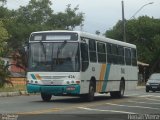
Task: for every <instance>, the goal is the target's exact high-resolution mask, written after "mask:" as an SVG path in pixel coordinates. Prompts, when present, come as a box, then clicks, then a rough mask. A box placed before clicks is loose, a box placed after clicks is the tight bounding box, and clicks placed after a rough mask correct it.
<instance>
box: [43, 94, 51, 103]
mask: <svg viewBox="0 0 160 120" xmlns="http://www.w3.org/2000/svg"><path fill="white" fill-rule="evenodd" d="M51 97H52V95H50V94H46V93H41V98H42V100H43V101H45V102H49V101H50V100H51Z"/></svg>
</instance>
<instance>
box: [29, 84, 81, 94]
mask: <svg viewBox="0 0 160 120" xmlns="http://www.w3.org/2000/svg"><path fill="white" fill-rule="evenodd" d="M27 91H28V93H46V94H52V95H64V94H71V95H76V94H80V85H58V86H53V85H52V86H46V85H35V84H27Z"/></svg>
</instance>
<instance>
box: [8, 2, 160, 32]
mask: <svg viewBox="0 0 160 120" xmlns="http://www.w3.org/2000/svg"><path fill="white" fill-rule="evenodd" d="M7 1H8V2H7V7H8V8H9V9H18V8H19V6H25V5H27V4H28V2H29V0H7ZM51 1H52V6H51V8H52V9H53V10H54V12H55V13H57V12H63V11H64V10H65V8H66V6H67V5H68V4H71V8H74V7H76V6H77V5H79V10H78V12H82V13H84V17H85V21H84V23H83V24H84V26H83V28H82V30H83V31H85V32H89V33H95V31H97V30H98V31H100V32H101V34H103V33H105V31H106V30H109V29H112V28H113V26H114V25H115V24H116V23H117V22H118V20H121V19H122V3H121V2H122V0H51ZM123 1H124V14H125V19H127V20H129V19H130V18H131V17H132V16H133V15H134V14H135V13H136V12H137V11H138V10H139V9H141V8H142V9H141V10H140V11H139V12H138V13H137V14H136V15H135V16H134V19H135V18H137V17H138V16H143V15H147V16H150V17H154V18H159V19H160V12H159V11H160V0H123ZM150 2H154V3H153V4H148V3H150ZM147 4H148V5H147ZM76 29H77V30H81V29H80V28H76Z"/></svg>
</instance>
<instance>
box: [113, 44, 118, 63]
mask: <svg viewBox="0 0 160 120" xmlns="http://www.w3.org/2000/svg"><path fill="white" fill-rule="evenodd" d="M112 54H113V57H112V59H113V63H114V64H118V48H117V45H114V44H113V45H112Z"/></svg>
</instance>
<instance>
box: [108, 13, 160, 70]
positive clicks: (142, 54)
mask: <svg viewBox="0 0 160 120" xmlns="http://www.w3.org/2000/svg"><path fill="white" fill-rule="evenodd" d="M159 28H160V19H155V18H150V17H148V16H141V17H139V18H138V19H132V20H128V21H126V38H127V39H126V40H127V42H129V43H133V44H136V45H137V50H138V60H140V61H144V62H146V63H149V64H150V65H151V69H152V71H154V72H160V70H159V68H160V57H159V56H160V48H159V46H160V42H159V41H160V29H159ZM105 35H106V37H111V38H113V39H117V40H122V38H123V36H122V35H123V34H122V22H121V21H119V22H118V23H117V24H116V25H115V26H114V27H113V29H111V30H107V31H106V33H105ZM155 66H156V67H155Z"/></svg>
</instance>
